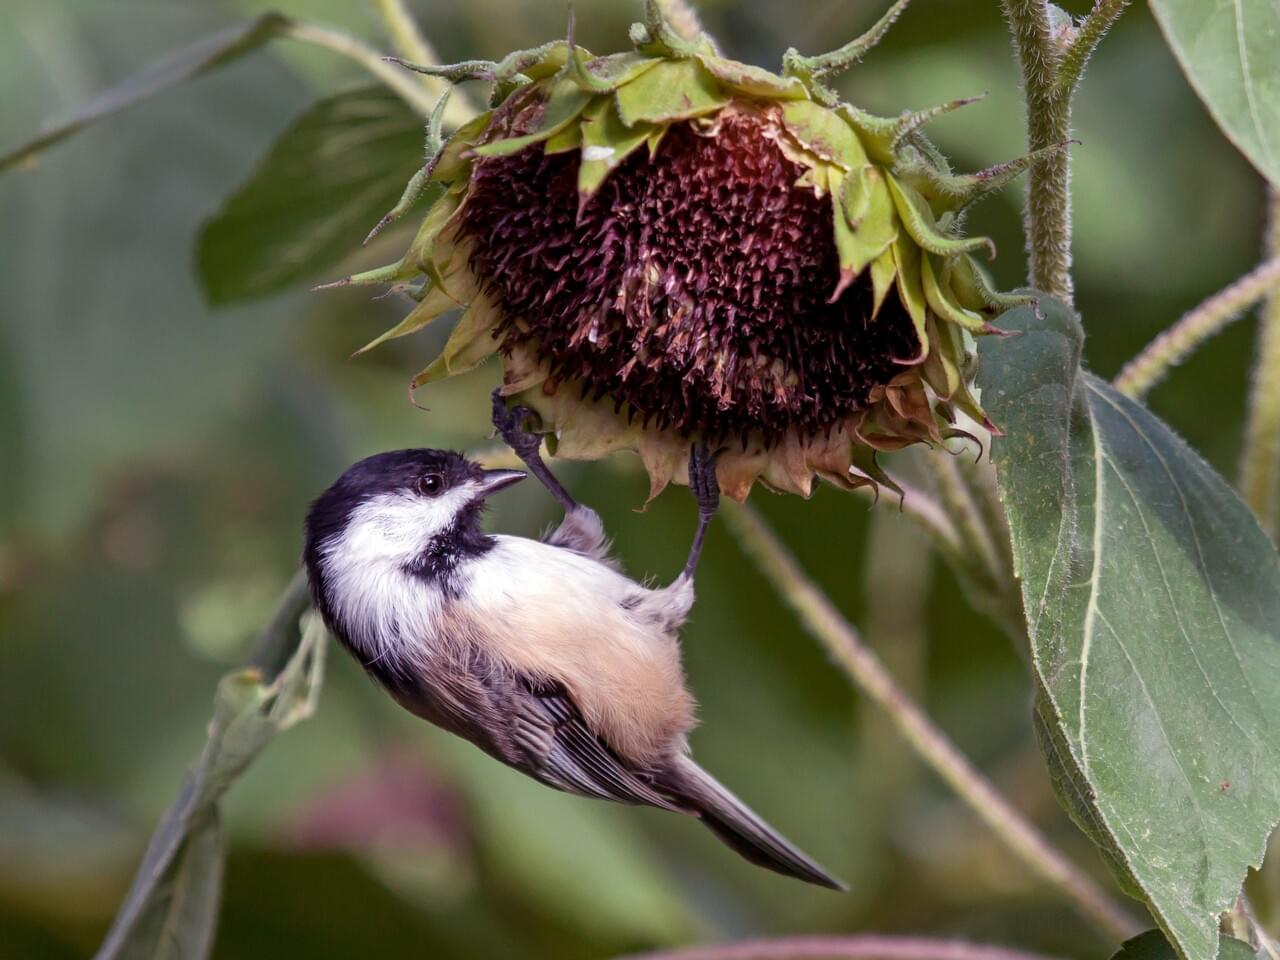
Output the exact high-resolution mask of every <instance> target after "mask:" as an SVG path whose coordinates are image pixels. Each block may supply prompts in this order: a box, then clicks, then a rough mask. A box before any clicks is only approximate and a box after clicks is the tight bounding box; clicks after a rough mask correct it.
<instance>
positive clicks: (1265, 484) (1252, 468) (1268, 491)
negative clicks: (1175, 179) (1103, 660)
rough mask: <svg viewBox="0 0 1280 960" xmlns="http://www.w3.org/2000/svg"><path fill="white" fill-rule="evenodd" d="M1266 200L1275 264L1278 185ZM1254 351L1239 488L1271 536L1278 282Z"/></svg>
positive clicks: (1279, 232) (1279, 241) (1277, 466)
mask: <svg viewBox="0 0 1280 960" xmlns="http://www.w3.org/2000/svg"><path fill="white" fill-rule="evenodd" d="M1269 203H1270V211H1271V213H1270V216H1271V222H1270V225H1269V226H1268V229H1267V246H1266V250H1267V255H1268V256H1270V257H1271V258H1272V261H1271V262H1273V263H1274V262H1276V261H1280V188H1277V187H1272V188H1271V194H1270V200H1269ZM1257 352H1258V360H1257V363H1256V365H1255V367H1254V371H1253V391H1252V393H1251V395H1250V397H1249V422H1248V425H1247V426H1246V428H1245V441H1244V457H1243V459H1242V460H1241V463H1240V492H1241V493H1242V494H1243V495H1244V499H1245V501H1246V502H1247V503H1248V504H1249V506H1251V507H1252V508H1253V512H1254V513H1255V514H1256V515H1257V517H1258V522H1259V523H1261V524H1262V528H1263V529H1264V530H1266V531H1267V533H1268V534H1269V535H1270V536H1271V538H1272V539H1273V540H1274V539H1276V536H1277V533H1280V284H1273V285H1272V287H1271V292H1270V294H1269V295H1268V296H1267V299H1266V300H1265V301H1264V302H1263V306H1262V317H1261V325H1260V327H1259V330H1258V351H1257Z"/></svg>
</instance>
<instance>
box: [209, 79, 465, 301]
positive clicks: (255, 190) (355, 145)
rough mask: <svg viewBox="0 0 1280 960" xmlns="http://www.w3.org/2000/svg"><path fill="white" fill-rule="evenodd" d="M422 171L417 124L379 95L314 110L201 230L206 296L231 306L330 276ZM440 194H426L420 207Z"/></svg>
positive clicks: (368, 92)
mask: <svg viewBox="0 0 1280 960" xmlns="http://www.w3.org/2000/svg"><path fill="white" fill-rule="evenodd" d="M422 162H423V122H422V117H420V116H419V115H418V114H416V113H415V112H414V111H413V110H411V109H410V108H409V107H408V106H406V105H405V103H404V101H403V100H401V99H400V98H399V97H398V96H396V95H395V94H394V93H392V92H391V91H389V90H387V89H386V88H385V87H381V86H369V87H362V88H360V89H358V90H352V91H349V92H347V93H339V94H336V95H334V96H331V97H325V98H324V99H323V100H319V101H317V102H316V103H315V104H313V105H312V106H311V107H309V108H308V109H307V110H306V111H305V112H304V113H303V114H302V115H301V116H299V117H298V119H297V120H295V121H294V122H293V123H292V124H291V125H290V126H289V128H288V129H287V130H285V132H284V133H283V134H281V136H280V138H279V139H278V140H277V141H276V142H275V143H274V144H273V145H272V146H271V148H270V150H268V151H267V155H266V156H265V157H264V158H263V159H262V161H261V162H260V163H259V164H258V167H257V169H256V170H254V172H253V173H252V174H251V175H250V176H249V178H248V179H247V180H246V181H245V182H244V183H242V184H241V185H240V186H239V188H237V190H236V191H235V193H233V194H232V195H231V196H230V197H229V198H227V200H226V201H224V202H223V205H222V208H221V209H220V210H219V211H218V212H217V213H215V214H214V215H213V216H212V217H211V218H210V219H209V220H208V221H207V222H206V223H205V224H204V226H203V227H202V228H201V230H200V236H199V239H198V241H197V245H196V269H197V272H198V274H199V278H200V284H201V287H202V288H203V290H204V294H205V297H206V298H208V300H209V302H210V303H211V304H214V305H215V306H225V305H227V304H232V303H239V302H243V301H245V300H252V299H255V298H258V297H265V296H268V295H270V294H273V293H278V292H280V291H281V290H284V289H285V288H287V287H288V286H290V285H291V284H293V283H296V282H298V281H299V280H302V279H304V278H309V277H314V276H316V275H319V274H322V273H323V272H324V271H325V270H326V269H329V268H332V267H333V266H334V265H336V264H337V263H338V262H339V261H341V260H342V258H343V257H345V256H346V255H348V254H349V253H350V252H351V243H352V238H353V237H363V236H364V235H365V234H366V233H368V232H369V229H370V228H371V227H372V226H373V225H374V224H376V223H377V222H378V221H379V219H380V218H381V217H382V215H383V214H385V213H386V212H387V211H388V210H390V209H391V207H392V206H393V205H394V204H395V203H396V201H397V200H398V199H399V197H400V192H401V188H402V187H403V186H404V184H405V183H406V182H407V181H408V180H409V178H410V177H412V176H413V174H414V172H415V171H416V170H417V169H419V168H420V167H421V166H422ZM439 194H440V188H439V187H433V188H428V189H427V190H426V191H425V192H424V195H423V200H425V201H428V202H429V201H431V200H433V199H434V198H435V197H437V196H439ZM423 200H420V201H419V203H421V202H423Z"/></svg>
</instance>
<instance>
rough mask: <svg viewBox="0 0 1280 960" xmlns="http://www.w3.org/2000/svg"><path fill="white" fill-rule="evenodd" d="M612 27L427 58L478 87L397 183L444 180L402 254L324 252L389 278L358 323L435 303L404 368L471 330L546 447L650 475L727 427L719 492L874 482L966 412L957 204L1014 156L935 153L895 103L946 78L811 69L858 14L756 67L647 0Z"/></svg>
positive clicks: (669, 474) (1018, 165) (974, 313)
mask: <svg viewBox="0 0 1280 960" xmlns="http://www.w3.org/2000/svg"><path fill="white" fill-rule="evenodd" d="M899 6H901V5H899ZM886 19H888V18H886ZM882 25H883V24H882ZM880 32H883V31H882V30H880ZM873 33H875V34H876V36H877V37H878V33H876V31H875V30H873ZM869 36H870V35H869ZM632 39H633V41H634V43H635V49H634V50H632V51H630V52H626V53H621V54H616V55H613V56H606V57H592V56H591V55H590V54H588V53H586V52H585V51H584V50H582V49H581V48H579V47H576V46H575V45H574V44H573V42H572V39H570V40H568V41H563V42H558V43H553V44H548V45H546V46H544V47H541V48H538V49H536V50H530V51H522V52H520V53H517V54H513V55H512V56H511V57H508V58H507V59H506V60H505V61H503V62H502V63H471V64H462V65H458V66H456V67H445V68H428V69H430V70H431V72H434V73H437V74H442V75H445V76H448V77H450V78H451V79H453V80H461V79H468V78H473V77H484V78H486V79H489V80H491V81H492V83H493V91H494V92H493V105H492V108H491V109H489V110H488V111H486V112H484V113H482V114H480V115H479V116H477V117H475V118H474V119H473V120H471V121H470V122H469V123H467V124H465V125H464V126H462V127H460V128H459V129H457V130H456V131H454V133H453V134H452V136H451V137H450V138H449V139H448V141H447V142H446V143H444V144H443V146H442V148H441V149H439V150H438V152H436V153H435V154H434V156H433V157H432V159H431V160H430V162H429V163H428V165H427V167H426V168H424V170H423V172H422V174H420V175H419V177H418V178H417V182H416V183H415V184H414V185H413V188H412V189H411V190H410V191H407V192H406V202H404V204H403V205H405V206H407V201H408V199H410V198H411V197H412V195H413V190H414V189H416V188H417V187H418V186H421V185H422V184H423V183H425V182H427V181H432V182H437V183H440V184H442V185H443V187H444V192H443V193H442V195H441V196H440V198H439V199H438V200H436V202H435V204H434V205H433V206H432V208H431V210H430V212H429V213H428V215H427V217H426V220H425V222H424V223H423V225H422V227H421V229H420V230H419V232H418V235H417V237H416V238H415V240H414V242H413V244H412V246H411V247H410V249H409V251H408V252H407V253H406V254H405V256H404V257H403V258H402V259H401V260H400V261H399V262H398V263H396V264H392V265H391V266H389V267H386V268H383V269H381V270H376V271H371V272H369V273H368V274H362V275H359V276H357V277H353V278H350V282H398V283H401V284H409V285H410V286H409V288H408V289H409V292H410V293H411V295H412V296H413V297H414V299H415V300H416V301H417V306H416V307H415V308H414V309H413V311H412V312H411V313H410V314H409V316H408V317H406V318H405V320H404V321H403V322H402V323H401V324H399V325H398V326H397V327H396V328H394V329H393V330H391V331H388V333H387V334H384V335H383V337H380V338H378V340H377V341H375V343H379V342H381V341H382V340H385V339H387V338H389V337H392V336H401V335H404V334H407V333H411V332H413V331H415V330H418V329H420V328H421V327H423V326H425V325H426V324H428V323H430V322H432V321H433V320H435V319H436V318H438V317H440V316H442V315H444V314H446V313H448V312H450V311H451V310H453V309H454V308H457V307H461V308H463V312H462V314H461V318H460V319H459V320H458V322H457V325H456V326H455V328H454V330H453V333H452V335H451V336H450V338H449V340H448V342H447V344H446V345H445V348H444V351H443V353H442V354H441V355H440V357H438V358H437V359H436V360H435V361H434V362H433V363H431V364H430V365H429V366H428V367H427V368H426V369H425V370H423V371H422V372H421V373H420V374H418V375H417V376H416V377H415V378H414V380H413V389H415V390H416V389H417V388H419V387H421V386H423V385H424V384H427V383H429V382H431V381H433V380H438V379H441V378H443V377H447V376H451V375H454V374H458V373H462V372H465V371H467V370H470V369H471V368H473V367H475V366H476V365H477V364H479V363H480V362H481V361H483V360H484V359H486V358H487V357H489V356H491V355H493V354H497V355H499V356H500V358H501V363H502V369H503V391H504V393H506V394H507V395H508V396H511V397H513V398H515V399H517V400H518V401H519V402H522V403H525V404H528V405H529V406H531V407H533V408H534V409H536V410H537V411H538V412H539V413H540V414H541V415H542V418H543V424H544V428H545V429H546V430H547V431H548V433H549V441H550V443H551V444H552V449H553V451H554V452H555V453H556V454H557V455H560V456H565V457H576V458H594V457H598V456H601V455H603V454H605V453H608V452H611V451H613V450H618V449H632V450H635V451H637V452H638V453H639V454H640V456H641V457H642V458H643V461H644V464H645V467H646V468H647V470H648V472H649V476H650V481H651V490H652V493H654V494H656V493H657V492H658V491H659V490H661V489H662V488H663V487H664V486H665V485H666V484H667V483H668V482H670V481H671V480H673V479H675V480H679V481H683V480H684V479H685V475H686V473H687V470H686V468H687V455H688V450H689V448H690V443H691V441H703V442H707V443H709V444H712V445H716V446H724V447H727V448H728V449H727V452H726V453H725V454H724V455H723V456H722V457H721V459H720V461H719V474H720V481H721V485H722V487H723V488H724V490H725V492H726V493H727V494H729V495H730V496H734V497H736V498H739V499H741V498H743V497H745V496H746V494H747V493H748V491H749V490H750V488H751V486H752V484H753V483H754V482H755V481H756V480H757V479H762V480H763V481H764V482H765V483H767V484H768V485H769V486H770V487H773V488H775V489H778V490H785V491H793V492H799V493H803V494H806V495H807V494H808V493H809V491H810V489H811V487H812V482H813V478H814V476H821V477H823V478H825V479H827V480H830V481H832V482H834V483H836V484H839V485H841V486H844V487H855V486H859V485H863V484H876V483H877V482H887V478H886V477H885V475H884V474H883V472H882V471H880V469H879V467H878V466H877V464H876V462H875V453H876V451H883V450H893V449H898V448H900V447H902V446H905V445H907V444H911V443H916V442H922V441H923V442H931V443H937V442H941V441H942V440H943V439H945V438H946V437H948V436H951V435H954V434H956V433H957V432H959V431H958V430H957V429H956V428H955V426H954V424H955V422H956V419H957V412H958V411H959V412H962V413H964V414H965V415H967V416H969V417H972V418H974V419H976V420H977V421H978V422H980V423H985V422H986V418H985V416H984V414H983V412H982V409H981V407H980V406H979V404H978V402H977V400H976V399H975V397H974V395H973V393H972V392H971V386H970V384H971V374H972V366H973V364H972V359H973V337H974V336H976V335H980V334H983V333H988V332H991V331H992V329H993V328H991V326H990V324H989V322H988V318H989V316H990V315H991V313H992V312H993V311H994V310H995V309H996V308H997V307H999V306H1000V305H1001V304H1002V303H1003V302H1004V301H1003V299H1002V298H1001V297H999V296H998V295H996V294H995V293H993V292H992V291H991V290H990V288H989V286H988V284H987V282H986V279H985V276H984V274H983V272H982V270H981V268H980V267H978V266H977V264H976V263H975V262H974V261H973V259H972V255H973V254H974V253H975V252H978V251H985V250H988V249H989V248H990V247H991V244H990V242H989V241H988V240H985V239H982V238H975V239H966V238H964V237H962V236H961V235H960V234H959V232H958V228H959V222H960V219H961V214H962V212H963V210H964V208H965V207H966V206H967V205H968V204H969V203H971V202H972V201H973V200H974V199H976V198H977V197H978V196H980V195H983V194H985V193H987V192H988V191H990V190H991V189H994V188H995V187H998V186H1000V185H1003V183H1005V182H1007V181H1008V180H1009V179H1011V178H1012V177H1013V176H1014V175H1016V174H1017V173H1018V172H1020V171H1021V170H1022V169H1024V168H1025V166H1027V165H1028V164H1029V163H1030V162H1031V161H1032V160H1034V159H1035V158H1034V157H1031V158H1023V159H1022V160H1019V161H1015V162H1013V163H1010V164H1005V165H1003V166H1001V167H997V168H992V169H991V170H988V171H983V172H982V173H980V174H975V175H971V176H958V175H955V174H953V173H952V172H951V171H950V169H949V168H948V167H947V165H946V162H945V161H944V160H943V159H942V158H941V157H940V156H939V155H938V153H937V151H936V150H934V149H933V147H932V146H931V145H930V144H929V143H928V141H926V140H925V139H924V137H923V136H922V135H921V134H920V132H919V128H920V126H921V125H922V124H923V123H924V121H926V120H928V119H930V118H931V117H933V116H936V115H937V114H939V113H941V112H943V111H945V110H947V109H951V108H953V107H955V106H958V105H960V104H961V103H962V102H963V101H957V102H956V103H954V104H948V105H946V106H944V107H942V108H938V109H936V110H933V111H926V112H923V113H915V114H903V115H902V116H900V117H897V118H893V119H883V118H878V117H873V116H871V115H869V114H867V113H865V112H863V111H861V110H859V109H858V108H856V107H853V106H851V105H850V104H847V103H843V102H840V101H839V100H838V99H837V98H836V97H835V96H834V95H833V94H832V93H831V91H830V90H829V89H828V88H827V87H826V86H825V85H824V83H823V77H824V75H825V74H826V73H829V72H830V71H831V70H833V69H835V68H836V67H838V66H841V65H843V60H846V59H849V58H850V57H851V56H856V55H858V54H860V53H861V52H863V49H862V48H860V47H859V46H858V44H859V43H860V41H855V43H854V44H851V45H849V47H848V48H844V49H843V50H842V51H839V52H837V54H836V55H828V56H827V57H825V58H823V57H818V58H809V59H806V58H801V57H798V56H797V55H795V54H794V52H789V53H788V56H787V59H786V61H785V63H784V69H783V72H782V73H781V74H773V73H770V72H767V71H764V70H761V69H759V68H756V67H752V66H748V65H746V64H742V63H737V62H735V61H732V60H728V59H725V58H723V57H721V56H720V55H719V54H718V53H717V52H716V50H715V49H714V47H713V46H712V44H711V43H710V42H709V41H707V40H705V39H702V40H699V41H686V40H682V39H680V38H679V37H676V36H675V35H674V34H673V33H672V31H671V30H670V28H669V27H668V25H667V24H666V23H665V22H664V21H663V20H662V17H661V14H660V13H659V12H658V10H657V9H656V4H650V16H649V20H648V22H647V23H646V24H637V25H636V27H634V28H633V30H632ZM866 45H867V44H865V43H863V47H865V46H866ZM439 113H440V111H437V114H439ZM437 125H438V116H437V117H436V118H434V119H433V129H438V126H437ZM370 346H372V344H371V345H370ZM988 426H990V424H988Z"/></svg>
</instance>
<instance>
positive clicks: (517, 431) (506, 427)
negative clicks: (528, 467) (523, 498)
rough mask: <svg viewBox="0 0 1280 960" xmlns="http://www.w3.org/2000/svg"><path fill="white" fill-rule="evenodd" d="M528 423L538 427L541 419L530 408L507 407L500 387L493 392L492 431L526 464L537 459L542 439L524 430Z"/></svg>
mask: <svg viewBox="0 0 1280 960" xmlns="http://www.w3.org/2000/svg"><path fill="white" fill-rule="evenodd" d="M528 423H532V424H534V425H535V427H536V426H540V425H541V424H542V417H540V416H539V415H538V412H537V411H536V410H534V409H533V408H532V407H526V406H524V405H523V404H521V405H517V406H514V407H508V406H507V400H506V397H504V396H503V395H502V388H501V387H499V388H498V389H496V390H494V391H493V426H494V429H496V430H497V431H498V434H499V435H500V436H501V437H502V439H503V442H504V443H506V445H507V446H509V447H510V448H511V449H512V450H513V451H515V455H516V456H517V457H519V458H520V459H521V460H522V461H523V462H524V463H526V464H527V463H529V462H530V461H531V460H534V459H539V458H540V457H539V450H541V449H542V437H540V436H539V435H538V434H536V433H534V432H533V431H532V430H530V429H528V428H526V426H525V425H526V424H528Z"/></svg>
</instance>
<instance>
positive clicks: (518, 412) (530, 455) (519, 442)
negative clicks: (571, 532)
mask: <svg viewBox="0 0 1280 960" xmlns="http://www.w3.org/2000/svg"><path fill="white" fill-rule="evenodd" d="M530 420H532V421H533V422H535V423H540V422H541V418H540V417H539V416H538V412H537V411H536V410H533V409H532V408H530V407H525V406H516V407H508V406H507V401H506V398H505V397H503V396H502V388H501V387H499V388H498V389H497V390H494V391H493V425H494V427H495V428H496V429H497V431H498V433H499V434H500V435H501V436H502V439H503V440H504V441H505V442H506V444H507V446H509V447H510V448H511V449H512V450H513V451H514V452H515V455H516V456H517V457H519V458H520V459H521V461H522V462H523V463H524V465H525V466H526V467H527V468H528V469H529V472H530V473H531V474H533V475H534V476H535V477H537V478H538V480H539V482H541V484H542V485H543V486H544V487H546V488H547V490H548V491H550V493H551V495H552V496H553V497H555V498H556V500H557V501H559V503H560V505H561V506H562V507H564V511H565V513H573V512H575V511H577V510H582V509H584V508H583V506H582V504H580V503H578V501H577V500H575V499H573V497H572V495H571V494H570V493H569V491H568V490H566V489H565V488H564V486H563V485H562V484H561V483H560V481H559V480H557V479H556V477H555V474H553V473H552V472H551V470H550V468H549V467H548V466H547V465H546V463H545V462H544V461H543V459H542V453H541V450H542V438H541V437H540V436H538V435H537V434H536V433H533V432H532V431H530V430H526V429H525V423H527V422H528V421H530Z"/></svg>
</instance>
